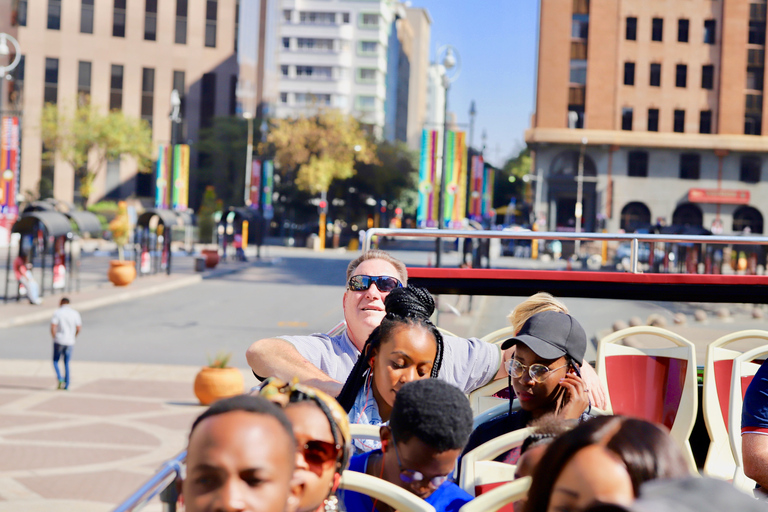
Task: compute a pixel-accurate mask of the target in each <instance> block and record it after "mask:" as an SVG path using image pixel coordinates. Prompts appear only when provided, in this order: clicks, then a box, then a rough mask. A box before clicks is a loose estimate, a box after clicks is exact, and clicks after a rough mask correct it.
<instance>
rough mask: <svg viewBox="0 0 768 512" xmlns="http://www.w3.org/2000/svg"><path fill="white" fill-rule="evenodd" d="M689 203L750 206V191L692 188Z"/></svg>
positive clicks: (689, 192)
mask: <svg viewBox="0 0 768 512" xmlns="http://www.w3.org/2000/svg"><path fill="white" fill-rule="evenodd" d="M688 201H690V202H692V203H709V204H749V190H726V189H722V188H692V189H690V190H689V191H688Z"/></svg>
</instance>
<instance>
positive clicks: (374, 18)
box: [360, 13, 379, 28]
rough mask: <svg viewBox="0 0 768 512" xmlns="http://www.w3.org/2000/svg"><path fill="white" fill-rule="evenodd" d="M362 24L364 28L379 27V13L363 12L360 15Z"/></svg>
mask: <svg viewBox="0 0 768 512" xmlns="http://www.w3.org/2000/svg"><path fill="white" fill-rule="evenodd" d="M360 26H361V27H362V28H378V26H379V15H378V14H368V13H363V14H361V15H360Z"/></svg>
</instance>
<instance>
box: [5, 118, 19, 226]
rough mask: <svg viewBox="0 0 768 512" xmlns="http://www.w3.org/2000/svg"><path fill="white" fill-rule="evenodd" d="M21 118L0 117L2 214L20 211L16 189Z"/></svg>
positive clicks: (14, 213) (13, 213) (12, 213)
mask: <svg viewBox="0 0 768 512" xmlns="http://www.w3.org/2000/svg"><path fill="white" fill-rule="evenodd" d="M19 150H20V144H19V118H18V117H11V116H3V117H2V118H0V214H3V215H13V216H15V215H16V214H17V213H18V212H19V208H18V205H17V204H16V191H17V190H18V181H19V152H20V151H19Z"/></svg>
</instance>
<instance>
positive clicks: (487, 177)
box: [483, 165, 496, 219]
mask: <svg viewBox="0 0 768 512" xmlns="http://www.w3.org/2000/svg"><path fill="white" fill-rule="evenodd" d="M484 167H485V169H484V173H483V218H484V219H490V218H491V217H493V216H495V215H496V211H495V210H494V209H493V182H494V179H495V178H496V171H495V170H494V169H493V167H491V166H489V165H486V166H484Z"/></svg>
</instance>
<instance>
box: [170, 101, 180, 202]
mask: <svg viewBox="0 0 768 512" xmlns="http://www.w3.org/2000/svg"><path fill="white" fill-rule="evenodd" d="M168 118H169V119H170V120H171V152H170V153H171V154H170V158H169V159H168V164H169V168H168V185H169V186H168V194H169V195H170V197H169V201H168V206H170V207H171V209H172V208H173V187H174V184H175V183H176V181H175V180H176V176H175V175H174V167H176V162H175V161H174V160H175V159H176V140H177V135H178V134H177V132H178V127H179V124H180V123H181V96H180V95H179V91H178V90H176V89H174V90H172V91H171V113H170V114H169V115H168Z"/></svg>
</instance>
